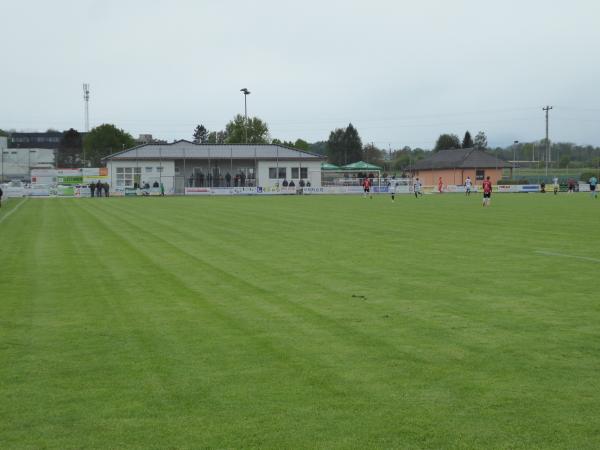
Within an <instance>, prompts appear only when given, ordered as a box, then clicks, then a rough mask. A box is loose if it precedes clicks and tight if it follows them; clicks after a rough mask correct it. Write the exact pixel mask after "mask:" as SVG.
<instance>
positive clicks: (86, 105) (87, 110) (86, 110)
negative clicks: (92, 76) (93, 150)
mask: <svg viewBox="0 0 600 450" xmlns="http://www.w3.org/2000/svg"><path fill="white" fill-rule="evenodd" d="M83 103H84V114H85V115H84V119H85V123H84V129H85V132H86V133H88V132H89V131H90V108H89V104H90V85H89V84H88V83H83ZM82 163H83V167H85V147H84V148H83V161H82Z"/></svg>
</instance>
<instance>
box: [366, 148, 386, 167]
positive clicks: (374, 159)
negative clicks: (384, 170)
mask: <svg viewBox="0 0 600 450" xmlns="http://www.w3.org/2000/svg"><path fill="white" fill-rule="evenodd" d="M384 156H385V152H384V151H383V150H381V149H379V148H377V147H376V146H375V145H373V144H367V145H365V146H364V148H363V159H364V160H365V161H366V162H368V163H371V164H375V165H376V166H383V162H384Z"/></svg>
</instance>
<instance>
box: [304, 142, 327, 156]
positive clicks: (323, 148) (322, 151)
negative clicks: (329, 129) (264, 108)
mask: <svg viewBox="0 0 600 450" xmlns="http://www.w3.org/2000/svg"><path fill="white" fill-rule="evenodd" d="M308 151H309V152H311V153H316V154H318V155H326V154H327V141H318V142H313V143H312V144H309V145H308Z"/></svg>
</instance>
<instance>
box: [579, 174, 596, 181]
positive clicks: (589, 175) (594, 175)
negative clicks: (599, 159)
mask: <svg viewBox="0 0 600 450" xmlns="http://www.w3.org/2000/svg"><path fill="white" fill-rule="evenodd" d="M592 177H596V178H598V172H583V173H582V174H581V175H580V176H579V179H580V180H581V181H585V182H586V183H587V182H588V180H589V179H590V178H592Z"/></svg>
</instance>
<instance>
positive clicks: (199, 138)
mask: <svg viewBox="0 0 600 450" xmlns="http://www.w3.org/2000/svg"><path fill="white" fill-rule="evenodd" d="M193 142H194V144H206V143H207V142H208V130H207V129H206V128H205V126H204V125H202V124H200V125H197V126H196V129H195V130H194V140H193Z"/></svg>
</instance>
